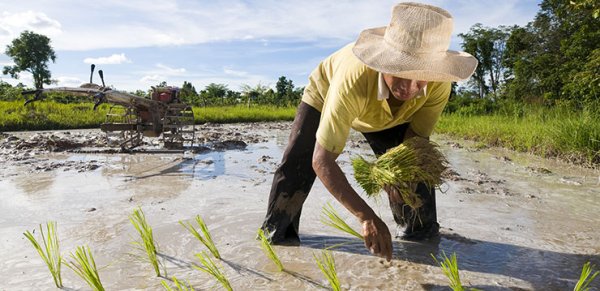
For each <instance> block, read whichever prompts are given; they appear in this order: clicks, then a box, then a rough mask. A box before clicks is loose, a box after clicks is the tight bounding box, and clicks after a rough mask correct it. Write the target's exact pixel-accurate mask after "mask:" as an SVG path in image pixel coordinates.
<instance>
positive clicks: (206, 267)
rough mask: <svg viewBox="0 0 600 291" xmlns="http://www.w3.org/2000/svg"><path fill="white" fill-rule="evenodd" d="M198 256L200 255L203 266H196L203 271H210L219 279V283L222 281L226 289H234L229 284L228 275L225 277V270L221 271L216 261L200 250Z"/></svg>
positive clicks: (210, 273)
mask: <svg viewBox="0 0 600 291" xmlns="http://www.w3.org/2000/svg"><path fill="white" fill-rule="evenodd" d="M196 257H198V259H199V260H200V263H201V264H202V266H196V265H194V268H196V269H198V270H200V271H202V272H205V273H208V274H209V275H211V276H213V277H214V278H215V279H217V281H219V283H221V285H223V287H224V288H225V289H227V290H229V291H231V290H232V289H231V284H229V280H227V277H225V274H223V272H221V270H220V269H219V267H217V265H216V264H215V262H213V261H212V260H211V258H210V257H209V256H208V255H207V254H206V253H205V252H200V253H199V254H196Z"/></svg>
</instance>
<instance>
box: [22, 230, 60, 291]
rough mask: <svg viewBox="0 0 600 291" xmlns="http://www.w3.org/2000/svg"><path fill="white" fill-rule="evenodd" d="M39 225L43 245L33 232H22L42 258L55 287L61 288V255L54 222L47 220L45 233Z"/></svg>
mask: <svg viewBox="0 0 600 291" xmlns="http://www.w3.org/2000/svg"><path fill="white" fill-rule="evenodd" d="M39 227H40V236H41V237H42V242H43V243H44V247H43V248H42V246H41V245H40V243H38V241H37V240H36V239H35V237H34V236H33V233H31V232H29V230H28V231H26V232H24V233H23V234H24V235H25V237H27V239H29V241H30V242H31V244H32V245H33V247H34V248H35V249H36V250H37V252H38V254H40V257H42V260H44V262H45V263H46V266H48V270H49V271H50V274H52V279H54V284H56V287H58V288H62V287H63V285H62V277H61V275H60V267H61V264H62V256H61V255H60V248H59V244H58V235H57V234H56V222H55V221H49V222H47V223H46V235H44V230H43V229H42V225H41V224H40V225H39Z"/></svg>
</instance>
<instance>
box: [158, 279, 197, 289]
mask: <svg viewBox="0 0 600 291" xmlns="http://www.w3.org/2000/svg"><path fill="white" fill-rule="evenodd" d="M172 279H173V283H175V288H172V287H171V286H169V284H168V283H167V281H165V280H162V281H160V284H161V285H162V286H163V287H165V290H167V291H194V287H192V285H191V284H190V282H187V281H186V282H185V283H183V282H179V280H177V278H176V277H173V278H172Z"/></svg>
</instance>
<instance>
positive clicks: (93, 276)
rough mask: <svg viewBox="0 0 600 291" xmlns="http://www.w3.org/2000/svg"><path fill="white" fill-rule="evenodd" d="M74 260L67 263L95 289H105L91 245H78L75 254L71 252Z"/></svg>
mask: <svg viewBox="0 0 600 291" xmlns="http://www.w3.org/2000/svg"><path fill="white" fill-rule="evenodd" d="M71 258H72V259H73V260H74V261H70V262H68V263H67V267H69V269H71V270H73V272H75V274H77V276H79V277H81V279H83V280H84V281H85V282H86V283H88V285H89V286H90V287H91V288H92V289H93V290H94V291H104V287H103V286H102V282H100V275H98V269H97V268H96V262H95V261H94V257H93V256H92V251H91V250H90V248H89V247H87V246H85V247H77V250H76V251H75V254H73V253H71Z"/></svg>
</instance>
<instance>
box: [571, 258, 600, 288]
mask: <svg viewBox="0 0 600 291" xmlns="http://www.w3.org/2000/svg"><path fill="white" fill-rule="evenodd" d="M593 269H594V266H592V265H590V262H587V263H585V264H584V265H583V269H582V270H581V275H580V276H579V281H577V284H576V285H575V288H574V289H573V291H588V290H590V287H589V286H590V284H591V283H592V281H594V279H595V278H596V276H598V274H600V271H596V272H594V274H592V272H593Z"/></svg>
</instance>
